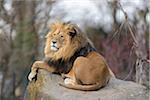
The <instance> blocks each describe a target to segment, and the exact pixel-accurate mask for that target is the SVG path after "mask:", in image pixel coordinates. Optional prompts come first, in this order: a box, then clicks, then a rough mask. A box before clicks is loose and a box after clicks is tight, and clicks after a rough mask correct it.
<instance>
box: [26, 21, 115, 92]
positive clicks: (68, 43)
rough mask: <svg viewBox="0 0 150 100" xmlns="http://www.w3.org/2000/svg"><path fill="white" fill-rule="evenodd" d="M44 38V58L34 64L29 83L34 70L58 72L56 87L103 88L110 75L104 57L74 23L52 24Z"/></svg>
mask: <svg viewBox="0 0 150 100" xmlns="http://www.w3.org/2000/svg"><path fill="white" fill-rule="evenodd" d="M50 29H51V31H50V32H48V34H47V35H46V42H45V48H44V54H45V58H44V59H43V60H42V61H35V62H34V64H33V65H32V68H31V72H30V74H29V76H28V79H29V80H30V81H32V79H33V78H35V76H36V74H37V72H38V71H37V70H38V69H45V70H47V71H49V72H51V73H59V74H60V75H61V76H62V77H63V78H64V82H63V83H59V84H60V86H63V87H66V88H69V89H75V90H82V91H93V90H98V89H100V88H102V87H104V86H106V85H107V83H108V82H109V80H110V77H111V76H114V74H113V73H112V71H111V70H110V69H109V67H108V64H107V62H106V60H105V59H104V57H103V56H102V55H100V54H99V53H98V52H97V51H96V49H95V47H94V46H93V44H92V42H91V41H90V39H89V38H88V37H87V36H86V34H84V33H83V32H82V31H81V30H80V28H79V27H78V26H77V25H76V24H72V23H64V22H55V23H53V24H52V25H51V26H50Z"/></svg>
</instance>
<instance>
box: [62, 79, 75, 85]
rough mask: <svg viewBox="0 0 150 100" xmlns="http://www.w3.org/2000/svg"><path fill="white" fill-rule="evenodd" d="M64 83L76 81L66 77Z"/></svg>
mask: <svg viewBox="0 0 150 100" xmlns="http://www.w3.org/2000/svg"><path fill="white" fill-rule="evenodd" d="M64 83H65V84H72V85H73V84H74V81H73V80H72V79H70V78H66V79H65V80H64Z"/></svg>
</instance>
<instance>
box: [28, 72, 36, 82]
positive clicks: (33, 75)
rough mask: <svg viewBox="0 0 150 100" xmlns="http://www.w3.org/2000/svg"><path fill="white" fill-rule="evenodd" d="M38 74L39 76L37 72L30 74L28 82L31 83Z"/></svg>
mask: <svg viewBox="0 0 150 100" xmlns="http://www.w3.org/2000/svg"><path fill="white" fill-rule="evenodd" d="M36 74H37V73H36V72H30V74H29V76H28V80H29V81H32V80H33V78H35V76H36Z"/></svg>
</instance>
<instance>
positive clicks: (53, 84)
mask: <svg viewBox="0 0 150 100" xmlns="http://www.w3.org/2000/svg"><path fill="white" fill-rule="evenodd" d="M62 81H63V80H62V78H61V77H60V76H59V75H55V74H50V73H48V72H46V71H44V70H40V71H39V73H38V76H37V80H36V81H32V82H30V83H29V84H28V87H27V91H26V93H25V97H24V100H34V99H35V100H149V93H150V92H149V91H148V90H146V88H145V87H144V86H142V85H139V84H137V83H134V82H131V81H123V80H119V79H115V78H112V79H111V80H110V82H109V84H108V85H107V86H106V87H104V88H102V89H100V90H98V91H78V90H71V89H67V88H64V87H61V86H59V84H58V83H59V82H62Z"/></svg>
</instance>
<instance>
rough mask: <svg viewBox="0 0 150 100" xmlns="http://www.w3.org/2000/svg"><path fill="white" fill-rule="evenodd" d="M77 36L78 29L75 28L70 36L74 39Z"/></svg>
mask: <svg viewBox="0 0 150 100" xmlns="http://www.w3.org/2000/svg"><path fill="white" fill-rule="evenodd" d="M75 35H77V29H76V28H73V29H72V31H70V32H69V36H71V37H72V38H73V37H74V36H75Z"/></svg>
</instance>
